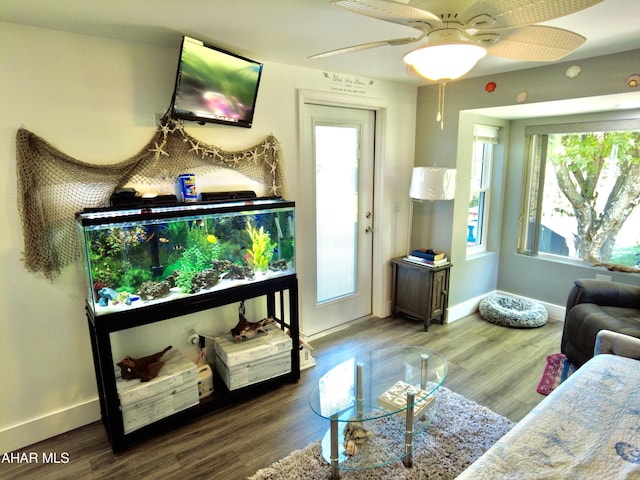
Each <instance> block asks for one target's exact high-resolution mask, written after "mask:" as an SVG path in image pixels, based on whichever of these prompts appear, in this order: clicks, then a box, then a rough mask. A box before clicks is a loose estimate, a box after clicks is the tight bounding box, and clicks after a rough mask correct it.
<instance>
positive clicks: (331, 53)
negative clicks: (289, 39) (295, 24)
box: [307, 33, 426, 59]
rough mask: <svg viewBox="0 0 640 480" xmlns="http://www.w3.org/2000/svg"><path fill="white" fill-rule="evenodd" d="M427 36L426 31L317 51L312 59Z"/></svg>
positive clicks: (399, 43)
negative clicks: (409, 35)
mask: <svg viewBox="0 0 640 480" xmlns="http://www.w3.org/2000/svg"><path fill="white" fill-rule="evenodd" d="M425 36H426V34H425V33H423V34H422V35H419V36H417V37H406V38H394V39H392V40H379V41H377V42H369V43H361V44H360V45H352V46H350V47H344V48H338V49H337V50H329V51H328V52H322V53H316V54H315V55H311V56H310V57H307V58H310V59H314V58H324V57H333V56H334V55H342V54H343V53H351V52H358V51H360V50H368V49H369V48H377V47H386V46H388V45H392V46H393V45H406V44H408V43H413V42H419V41H420V40H422V39H423V38H424V37H425Z"/></svg>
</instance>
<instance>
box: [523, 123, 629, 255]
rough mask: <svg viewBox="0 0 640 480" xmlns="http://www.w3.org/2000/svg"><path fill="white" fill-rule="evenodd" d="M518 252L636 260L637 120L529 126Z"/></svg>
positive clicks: (527, 130)
mask: <svg viewBox="0 0 640 480" xmlns="http://www.w3.org/2000/svg"><path fill="white" fill-rule="evenodd" d="M526 136H527V142H528V145H527V147H528V162H529V168H528V178H527V181H526V184H525V197H524V202H523V211H522V218H523V219H526V220H525V221H523V222H522V225H521V236H520V242H519V243H520V245H519V252H520V253H524V254H528V255H542V254H548V255H555V256H560V257H566V258H573V259H580V260H585V261H588V262H592V263H596V262H605V263H616V264H620V265H625V266H628V267H636V266H639V265H640V229H638V227H637V226H638V225H639V224H640V209H638V208H637V206H638V204H639V203H640V120H620V121H612V122H593V123H587V124H572V125H547V126H535V127H533V126H532V127H527V129H526Z"/></svg>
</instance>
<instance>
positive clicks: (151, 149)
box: [149, 142, 169, 158]
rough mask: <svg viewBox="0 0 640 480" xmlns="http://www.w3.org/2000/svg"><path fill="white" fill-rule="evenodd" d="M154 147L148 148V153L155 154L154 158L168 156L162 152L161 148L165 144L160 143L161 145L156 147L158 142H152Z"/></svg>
mask: <svg viewBox="0 0 640 480" xmlns="http://www.w3.org/2000/svg"><path fill="white" fill-rule="evenodd" d="M154 145H155V146H156V147H155V148H150V149H149V151H150V152H155V154H156V158H159V157H160V155H164V156H166V157H168V156H169V154H168V153H167V152H165V151H164V150H163V147H164V145H165V142H162V144H160V145H158V142H154Z"/></svg>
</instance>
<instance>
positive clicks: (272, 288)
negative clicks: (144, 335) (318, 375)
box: [86, 274, 300, 453]
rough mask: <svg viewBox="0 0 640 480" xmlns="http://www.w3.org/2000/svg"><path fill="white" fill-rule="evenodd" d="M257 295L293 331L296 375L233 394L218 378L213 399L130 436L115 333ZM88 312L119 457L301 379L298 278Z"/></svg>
mask: <svg viewBox="0 0 640 480" xmlns="http://www.w3.org/2000/svg"><path fill="white" fill-rule="evenodd" d="M285 293H288V295H285ZM257 297H265V301H266V304H267V314H268V316H272V317H277V319H278V321H279V323H280V328H281V329H285V328H288V329H289V331H290V335H291V339H292V345H293V348H292V350H291V372H290V373H286V374H283V375H280V376H278V377H275V378H272V379H270V380H266V381H263V382H260V383H258V384H254V385H251V386H247V387H244V388H241V389H238V390H234V391H229V390H228V389H227V388H226V386H225V385H224V383H223V382H222V381H219V380H217V379H214V383H215V388H214V392H213V393H212V394H211V395H210V396H209V397H206V398H204V399H202V400H201V401H200V404H199V405H196V406H193V407H191V408H188V409H186V410H183V411H180V412H177V413H174V414H173V415H171V416H169V417H166V418H163V419H161V420H158V421H156V422H153V423H151V424H149V425H146V426H144V427H142V428H140V429H138V430H135V431H133V432H130V433H128V434H125V433H124V424H123V419H122V412H121V410H120V401H119V397H118V392H117V389H116V374H115V369H116V362H117V361H119V360H116V359H114V358H113V352H112V349H111V341H110V336H109V335H110V334H111V333H112V332H117V331H122V330H127V329H129V328H134V327H138V326H141V325H148V324H153V323H155V322H160V321H163V320H168V319H171V318H175V317H180V316H182V315H187V314H190V313H195V312H200V311H203V310H208V309H212V308H216V307H220V306H223V305H228V304H231V303H236V302H240V301H242V300H247V299H250V298H257ZM285 302H287V303H288V312H289V319H288V321H287V319H286V318H285V311H286V309H285ZM86 313H87V320H88V324H89V333H90V336H91V347H92V351H93V361H94V367H95V372H96V380H97V383H98V393H99V396H100V413H101V415H102V422H103V423H104V426H105V428H106V430H107V434H108V436H109V440H110V441H111V447H112V449H113V452H114V453H117V452H121V451H123V450H125V449H126V448H127V447H128V446H130V445H131V444H133V443H137V442H139V441H141V440H143V439H145V438H148V437H149V436H151V435H154V434H156V433H158V432H163V431H166V430H167V429H170V428H173V427H175V426H178V425H182V424H184V423H186V422H188V421H189V420H190V419H193V418H195V417H197V416H199V415H203V414H206V413H210V412H212V411H214V410H216V409H219V408H222V407H225V406H228V405H231V404H233V403H234V402H236V401H239V400H241V399H245V398H250V397H251V398H252V397H255V396H256V394H259V393H261V392H264V391H266V390H268V389H270V388H273V387H274V386H276V385H278V384H281V383H285V382H291V383H294V382H296V381H298V380H299V379H300V353H299V350H298V345H299V339H300V328H299V320H298V279H297V277H296V275H295V274H293V275H286V276H282V277H277V278H273V279H269V280H263V281H260V282H256V283H249V284H245V285H240V286H236V287H232V288H228V289H225V290H220V291H215V292H210V293H205V294H198V295H194V296H193V297H185V298H180V299H177V300H173V301H168V302H162V303H156V304H151V305H148V306H144V307H139V308H135V309H131V310H129V311H121V312H116V313H110V314H104V315H99V316H96V315H94V313H93V309H92V308H91V306H90V305H87V307H86ZM276 313H278V315H276Z"/></svg>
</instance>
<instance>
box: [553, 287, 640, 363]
mask: <svg viewBox="0 0 640 480" xmlns="http://www.w3.org/2000/svg"><path fill="white" fill-rule="evenodd" d="M600 330H612V331H614V332H619V333H624V334H626V335H630V336H632V337H636V338H640V286H635V285H628V284H624V283H617V282H604V281H600V280H593V279H580V280H576V281H575V282H574V286H573V287H572V288H571V291H570V292H569V297H568V298H567V310H566V313H565V319H564V330H563V332H562V344H561V351H562V353H564V354H565V355H566V356H567V357H569V360H571V363H573V364H574V365H576V366H581V365H582V364H583V363H585V362H586V361H587V360H589V359H590V358H591V357H593V349H594V346H595V343H596V336H597V334H598V332H599V331H600Z"/></svg>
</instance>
